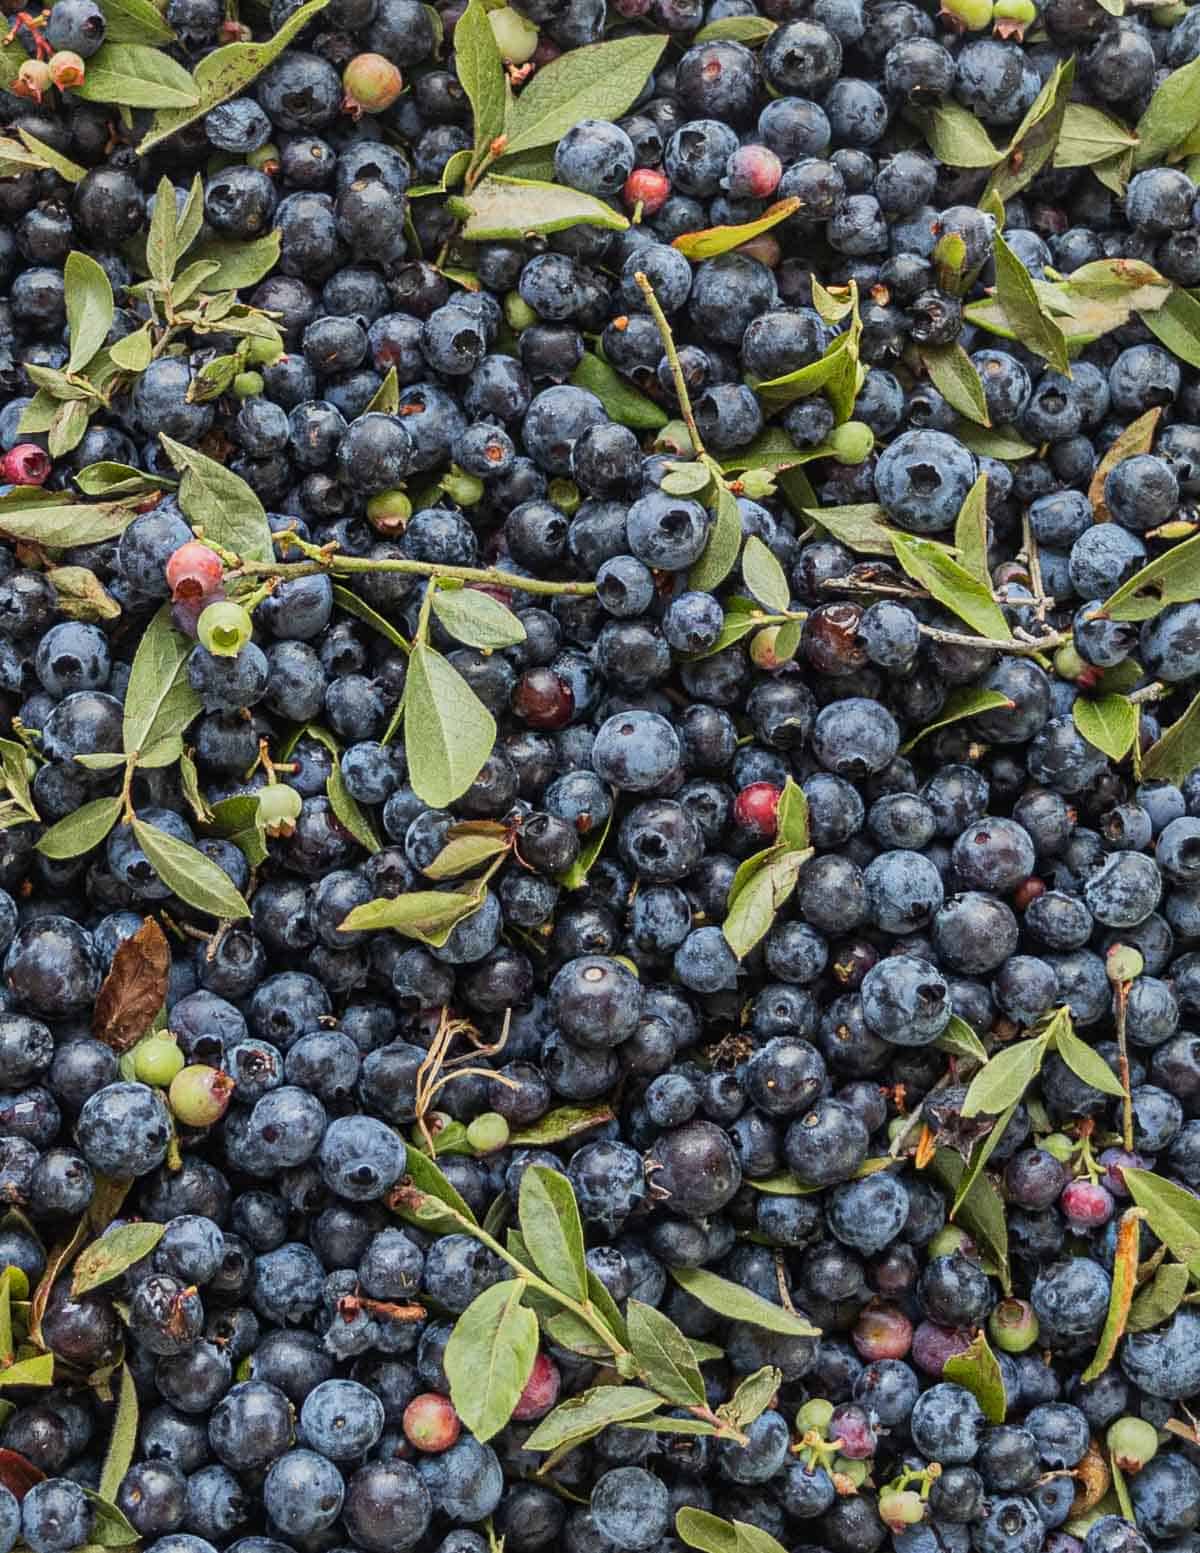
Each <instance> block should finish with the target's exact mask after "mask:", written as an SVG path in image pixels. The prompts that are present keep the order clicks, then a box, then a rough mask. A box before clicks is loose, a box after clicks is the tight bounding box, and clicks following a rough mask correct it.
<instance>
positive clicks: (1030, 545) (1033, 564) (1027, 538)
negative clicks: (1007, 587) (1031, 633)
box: [1021, 512, 1050, 621]
mask: <svg viewBox="0 0 1200 1553" xmlns="http://www.w3.org/2000/svg"><path fill="white" fill-rule="evenodd" d="M1021 536H1022V549H1023V550H1024V553H1025V564H1026V565H1027V566H1028V567H1029V583H1030V586H1031V587H1032V589H1033V599H1034V608H1035V610H1036V611H1037V617H1038V619H1039V620H1042V621H1044V620H1045V618H1046V608H1047V605H1048V604H1049V602H1050V601H1049V600H1048V599H1047V597H1046V589H1045V587H1044V585H1043V583H1042V558H1041V556H1040V555H1039V554H1038V545H1037V540H1036V539H1035V538H1034V533H1033V528H1032V526H1031V524H1030V522H1029V514H1028V512H1026V513H1025V514H1024V516H1023V517H1022V519H1021Z"/></svg>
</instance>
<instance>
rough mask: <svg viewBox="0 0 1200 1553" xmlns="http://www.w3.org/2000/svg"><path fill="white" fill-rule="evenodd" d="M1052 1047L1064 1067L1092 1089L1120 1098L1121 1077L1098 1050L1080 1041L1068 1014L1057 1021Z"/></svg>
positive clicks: (1122, 1091)
mask: <svg viewBox="0 0 1200 1553" xmlns="http://www.w3.org/2000/svg"><path fill="white" fill-rule="evenodd" d="M1054 1047H1056V1050H1057V1053H1059V1056H1060V1058H1062V1059H1063V1062H1065V1064H1066V1067H1068V1068H1070V1070H1071V1072H1073V1073H1074V1075H1076V1076H1077V1078H1082V1079H1084V1082H1085V1084H1090V1086H1091V1087H1093V1089H1098V1090H1101V1093H1102V1095H1113V1096H1115V1098H1116V1100H1121V1096H1122V1095H1124V1093H1125V1092H1124V1089H1122V1087H1121V1079H1119V1078H1118V1076H1116V1073H1113V1070H1112V1068H1110V1067H1108V1064H1107V1062H1105V1061H1104V1058H1102V1056H1101V1054H1099V1053H1098V1051H1093V1050H1091V1047H1090V1045H1087V1044H1085V1042H1084V1041H1080V1039H1079V1036H1077V1034H1076V1033H1074V1030H1073V1028H1071V1019H1070V1016H1068V1017H1066V1019H1065V1020H1060V1022H1059V1023H1057V1027H1056V1034H1054Z"/></svg>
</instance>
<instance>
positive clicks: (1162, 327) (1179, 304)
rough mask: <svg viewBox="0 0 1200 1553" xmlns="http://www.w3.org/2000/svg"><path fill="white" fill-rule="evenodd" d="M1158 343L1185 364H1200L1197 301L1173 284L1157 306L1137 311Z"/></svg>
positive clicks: (1199, 312) (1199, 311) (1192, 365)
mask: <svg viewBox="0 0 1200 1553" xmlns="http://www.w3.org/2000/svg"><path fill="white" fill-rule="evenodd" d="M1140 317H1141V320H1142V322H1143V323H1144V324H1145V325H1146V327H1147V329H1149V331H1150V333H1151V334H1153V335H1154V336H1155V338H1156V339H1157V340H1158V342H1159V343H1160V344H1161V345H1165V346H1166V347H1167V349H1168V350H1169V351H1170V352H1171V354H1172V355H1173V356H1178V357H1179V359H1180V361H1186V362H1187V364H1188V366H1189V367H1200V302H1197V301H1196V299H1195V298H1194V297H1193V296H1191V295H1190V293H1188V292H1186V291H1183V290H1181V289H1180V288H1179V287H1176V288H1175V289H1174V290H1173V291H1172V292H1171V294H1170V296H1169V297H1168V298H1167V300H1166V301H1165V302H1164V303H1163V305H1162V306H1161V307H1160V308H1154V309H1147V310H1146V311H1145V312H1142V313H1141V314H1140Z"/></svg>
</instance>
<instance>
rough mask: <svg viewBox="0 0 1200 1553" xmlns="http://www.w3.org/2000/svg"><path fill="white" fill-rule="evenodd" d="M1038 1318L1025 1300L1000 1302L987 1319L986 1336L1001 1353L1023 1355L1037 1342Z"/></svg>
mask: <svg viewBox="0 0 1200 1553" xmlns="http://www.w3.org/2000/svg"><path fill="white" fill-rule="evenodd" d="M1038 1331H1039V1326H1038V1318H1037V1315H1036V1313H1035V1312H1034V1309H1033V1306H1032V1305H1030V1304H1029V1302H1028V1301H1027V1300H1011V1299H1010V1300H1001V1301H1000V1303H999V1304H998V1305H996V1306H994V1307H993V1309H992V1313H991V1315H990V1316H989V1317H988V1336H989V1337H990V1338H991V1340H992V1342H993V1343H995V1345H996V1347H997V1348H999V1349H1000V1351H1001V1352H1002V1353H1024V1352H1025V1351H1026V1349H1029V1348H1032V1347H1033V1345H1034V1343H1036V1342H1037V1340H1038Z"/></svg>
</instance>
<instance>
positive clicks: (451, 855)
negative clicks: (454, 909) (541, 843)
mask: <svg viewBox="0 0 1200 1553" xmlns="http://www.w3.org/2000/svg"><path fill="white" fill-rule="evenodd" d="M508 846H509V843H508V832H507V831H506V830H505V828H504V826H503V825H501V824H499V823H498V822H497V821H495V820H476V821H468V822H467V823H466V824H463V825H452V826H451V827H450V829H449V830H448V831H447V832H446V845H445V846H444V847H443V848H442V850H441V851H440V852H439V853H438V855H437V856H436V857H435V858H434V860H433V862H432V863H430V864H429V866H428V867H427V868H423V869H422V870H421V872H422V873H423V874H424V875H425V877H426V878H427V879H457V878H458V877H459V876H460V875H462V874H469V873H470V872H471V870H472V869H473V868H478V867H480V865H481V864H483V863H487V862H490V861H491V859H492V858H494V857H499V855H500V854H501V852H507V851H508Z"/></svg>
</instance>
